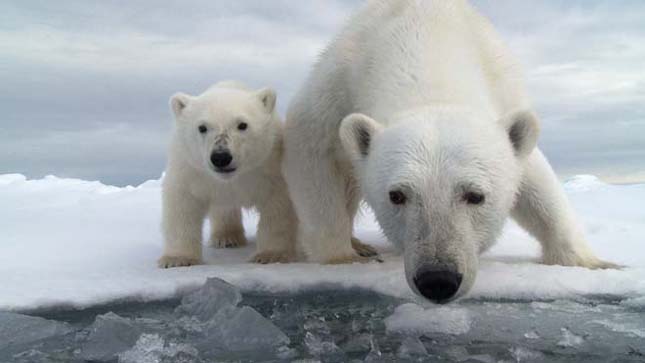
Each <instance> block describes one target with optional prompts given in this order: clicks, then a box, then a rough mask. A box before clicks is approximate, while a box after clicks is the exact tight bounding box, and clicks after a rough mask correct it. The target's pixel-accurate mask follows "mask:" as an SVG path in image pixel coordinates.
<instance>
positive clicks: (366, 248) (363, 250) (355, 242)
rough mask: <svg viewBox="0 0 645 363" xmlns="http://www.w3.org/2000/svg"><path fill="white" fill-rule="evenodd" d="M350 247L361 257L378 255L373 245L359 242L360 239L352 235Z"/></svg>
mask: <svg viewBox="0 0 645 363" xmlns="http://www.w3.org/2000/svg"><path fill="white" fill-rule="evenodd" d="M352 248H354V251H356V253H358V255H359V256H362V257H374V256H378V251H377V250H376V249H375V248H374V247H372V246H370V245H367V244H365V243H363V242H361V240H359V239H358V238H356V237H352Z"/></svg>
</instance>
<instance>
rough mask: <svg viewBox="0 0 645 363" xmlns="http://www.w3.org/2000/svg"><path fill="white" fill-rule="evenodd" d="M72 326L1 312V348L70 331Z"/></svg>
mask: <svg viewBox="0 0 645 363" xmlns="http://www.w3.org/2000/svg"><path fill="white" fill-rule="evenodd" d="M71 331H72V328H71V327H70V326H69V325H67V324H65V323H60V322H57V321H53V320H47V319H43V318H38V317H35V316H28V315H22V314H15V313H9V312H0V350H2V349H5V348H7V347H11V346H17V345H23V344H28V343H31V342H35V341H38V340H41V339H46V338H52V337H55V336H61V335H65V334H67V333H70V332H71Z"/></svg>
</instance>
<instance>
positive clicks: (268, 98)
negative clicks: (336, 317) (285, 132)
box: [255, 88, 278, 113]
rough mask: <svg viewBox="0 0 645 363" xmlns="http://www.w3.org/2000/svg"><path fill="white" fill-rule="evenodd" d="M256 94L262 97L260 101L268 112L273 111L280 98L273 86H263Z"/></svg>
mask: <svg viewBox="0 0 645 363" xmlns="http://www.w3.org/2000/svg"><path fill="white" fill-rule="evenodd" d="M255 94H256V96H257V97H258V98H259V99H260V102H262V105H264V108H265V109H266V111H267V112H268V113H272V112H273V110H274V109H275V104H276V101H277V98H278V96H277V95H276V93H275V91H274V90H272V89H271V88H262V89H261V90H259V91H257V92H256V93H255Z"/></svg>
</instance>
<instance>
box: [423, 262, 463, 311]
mask: <svg viewBox="0 0 645 363" xmlns="http://www.w3.org/2000/svg"><path fill="white" fill-rule="evenodd" d="M462 279H463V276H462V274H460V273H458V272H455V271H448V270H436V269H433V268H424V269H422V270H420V271H419V272H418V273H417V274H416V276H415V277H414V285H415V286H416V288H417V290H418V291H419V293H420V294H421V295H423V296H424V297H425V298H426V299H428V300H430V301H432V302H435V303H438V304H443V303H447V302H448V301H450V299H452V298H453V297H454V296H455V294H457V291H458V290H459V286H461V281H462Z"/></svg>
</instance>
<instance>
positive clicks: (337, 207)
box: [284, 135, 371, 264]
mask: <svg viewBox="0 0 645 363" xmlns="http://www.w3.org/2000/svg"><path fill="white" fill-rule="evenodd" d="M289 136H290V135H288V136H287V138H286V141H287V148H286V154H285V157H286V158H285V162H284V172H285V177H286V179H287V184H288V185H289V192H290V194H291V198H292V200H293V205H294V208H295V210H296V213H297V215H298V221H299V225H298V233H299V234H298V240H299V242H300V243H301V245H302V248H303V251H304V253H305V254H306V255H307V258H308V260H309V261H311V262H319V263H325V264H343V263H353V262H368V261H371V260H370V259H369V258H367V257H363V256H360V255H359V254H358V253H357V252H356V251H355V250H354V248H352V216H350V213H349V212H348V204H349V202H350V200H349V198H348V193H349V191H348V189H349V188H348V185H349V180H351V179H350V178H349V177H348V175H346V173H348V172H350V171H347V170H340V168H339V167H338V165H337V163H336V161H335V160H334V156H333V153H329V152H328V151H321V150H316V148H315V147H311V145H309V144H307V143H301V142H298V135H293V138H292V139H291V140H290V139H289ZM307 142H308V141H307Z"/></svg>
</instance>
